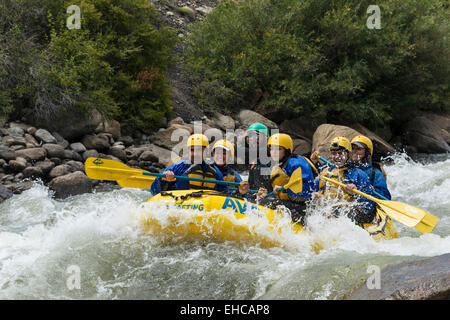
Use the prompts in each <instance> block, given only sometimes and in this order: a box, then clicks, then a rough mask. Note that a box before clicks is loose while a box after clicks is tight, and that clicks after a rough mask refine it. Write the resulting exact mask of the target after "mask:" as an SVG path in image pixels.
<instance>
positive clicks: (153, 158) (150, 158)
mask: <svg viewBox="0 0 450 320" xmlns="http://www.w3.org/2000/svg"><path fill="white" fill-rule="evenodd" d="M138 160H139V162H141V161H146V162H150V163H151V162H158V161H159V159H158V156H157V155H155V154H154V153H153V152H152V151H149V150H147V151H144V152H142V154H141V155H140V156H139V159H138Z"/></svg>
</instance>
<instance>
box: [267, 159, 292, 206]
mask: <svg viewBox="0 0 450 320" xmlns="http://www.w3.org/2000/svg"><path fill="white" fill-rule="evenodd" d="M286 162H287V161H286ZM290 178H291V177H290V176H288V175H287V174H286V172H284V170H283V169H282V167H280V166H279V165H277V166H274V167H273V168H272V172H271V173H270V182H271V183H272V188H274V187H275V186H284V185H286V184H287V183H288V182H289V179H290ZM278 197H279V198H280V199H282V200H287V199H288V194H287V190H283V191H281V192H280V193H279V194H278Z"/></svg>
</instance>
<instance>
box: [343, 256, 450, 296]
mask: <svg viewBox="0 0 450 320" xmlns="http://www.w3.org/2000/svg"><path fill="white" fill-rule="evenodd" d="M380 280H381V283H380V289H369V288H368V286H367V284H366V283H364V284H363V285H362V286H360V287H359V288H358V289H356V290H355V291H354V292H353V294H352V295H351V296H350V297H349V298H348V299H350V300H435V299H442V300H448V299H450V253H447V254H444V255H441V256H437V257H433V258H428V259H424V260H419V261H413V262H405V263H401V264H399V265H396V266H391V267H387V268H385V269H383V270H381V276H380Z"/></svg>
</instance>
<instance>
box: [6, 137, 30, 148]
mask: <svg viewBox="0 0 450 320" xmlns="http://www.w3.org/2000/svg"><path fill="white" fill-rule="evenodd" d="M2 142H3V143H4V144H6V145H7V146H10V147H13V146H24V147H25V146H26V145H27V141H26V140H25V138H24V137H19V136H6V137H4V138H3V139H2Z"/></svg>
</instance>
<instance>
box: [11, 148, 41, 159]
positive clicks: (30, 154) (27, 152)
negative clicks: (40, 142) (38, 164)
mask: <svg viewBox="0 0 450 320" xmlns="http://www.w3.org/2000/svg"><path fill="white" fill-rule="evenodd" d="M46 156H47V151H46V150H45V149H44V148H30V149H23V150H18V151H16V157H22V158H25V159H26V160H27V161H40V160H44V159H45V157H46Z"/></svg>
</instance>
